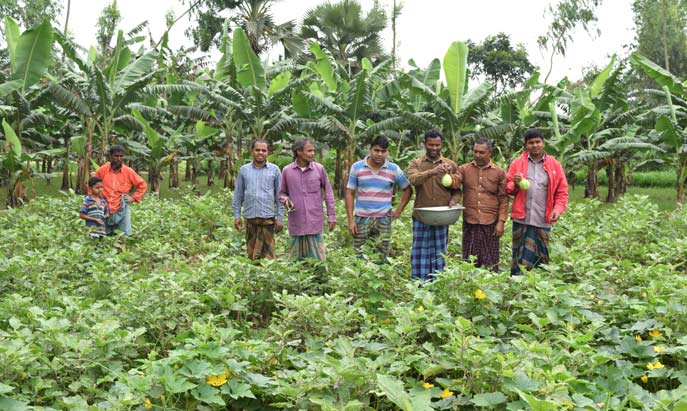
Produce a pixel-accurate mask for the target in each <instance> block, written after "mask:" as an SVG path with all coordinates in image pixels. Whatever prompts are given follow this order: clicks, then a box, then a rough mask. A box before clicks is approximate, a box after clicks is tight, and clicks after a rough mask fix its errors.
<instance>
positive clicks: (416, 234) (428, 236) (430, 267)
mask: <svg viewBox="0 0 687 411" xmlns="http://www.w3.org/2000/svg"><path fill="white" fill-rule="evenodd" d="M447 242H448V226H447V225H445V226H432V225H427V224H424V223H422V222H421V221H420V220H416V219H415V218H413V247H412V248H411V249H410V274H411V276H412V278H414V279H416V278H419V279H421V280H423V281H426V280H433V279H434V276H432V273H434V272H436V271H443V269H444V264H445V262H444V254H446V243H447Z"/></svg>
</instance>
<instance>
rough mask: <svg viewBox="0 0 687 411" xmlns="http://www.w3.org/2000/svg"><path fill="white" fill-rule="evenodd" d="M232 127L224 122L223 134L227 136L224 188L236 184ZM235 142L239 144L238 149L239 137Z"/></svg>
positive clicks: (232, 187) (232, 186) (230, 187)
mask: <svg viewBox="0 0 687 411" xmlns="http://www.w3.org/2000/svg"><path fill="white" fill-rule="evenodd" d="M232 131H233V127H231V125H229V124H225V126H224V134H225V135H226V137H227V140H226V148H225V149H224V154H225V157H224V161H225V163H226V172H225V174H224V188H228V189H230V190H233V189H234V187H235V186H236V178H235V174H236V173H235V164H234V157H235V156H234V136H233V132H232ZM237 143H238V144H239V150H240V149H241V148H240V144H241V139H240V138H239V139H238V141H237Z"/></svg>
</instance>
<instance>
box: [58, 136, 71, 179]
mask: <svg viewBox="0 0 687 411" xmlns="http://www.w3.org/2000/svg"><path fill="white" fill-rule="evenodd" d="M63 163H64V164H63V165H62V186H61V187H60V190H62V191H69V188H70V187H71V182H70V181H69V138H68V137H65V138H64V159H63Z"/></svg>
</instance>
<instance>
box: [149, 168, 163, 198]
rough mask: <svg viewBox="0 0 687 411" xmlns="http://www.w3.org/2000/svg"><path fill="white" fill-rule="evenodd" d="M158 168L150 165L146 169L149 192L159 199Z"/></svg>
mask: <svg viewBox="0 0 687 411" xmlns="http://www.w3.org/2000/svg"><path fill="white" fill-rule="evenodd" d="M161 177H162V176H161V175H160V168H159V166H157V165H155V164H150V166H149V167H148V184H149V185H150V192H151V193H155V196H156V197H157V198H160V180H162V178H161Z"/></svg>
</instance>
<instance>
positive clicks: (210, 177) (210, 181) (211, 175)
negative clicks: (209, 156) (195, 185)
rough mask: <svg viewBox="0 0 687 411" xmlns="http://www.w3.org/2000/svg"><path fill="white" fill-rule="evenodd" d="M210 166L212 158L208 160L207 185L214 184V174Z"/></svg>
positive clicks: (211, 165)
mask: <svg viewBox="0 0 687 411" xmlns="http://www.w3.org/2000/svg"><path fill="white" fill-rule="evenodd" d="M212 167H213V164H212V160H208V187H212V186H213V185H215V178H214V177H215V176H214V171H213V170H212Z"/></svg>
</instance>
